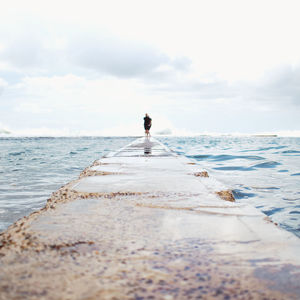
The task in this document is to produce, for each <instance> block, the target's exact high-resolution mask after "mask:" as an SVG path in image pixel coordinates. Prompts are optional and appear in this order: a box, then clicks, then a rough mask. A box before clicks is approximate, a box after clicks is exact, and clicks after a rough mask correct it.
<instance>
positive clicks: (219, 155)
mask: <svg viewBox="0 0 300 300" xmlns="http://www.w3.org/2000/svg"><path fill="white" fill-rule="evenodd" d="M134 139H135V138H134V137H111V138H110V137H78V138H70V137H68V138H0V231H2V230H4V229H5V228H7V227H8V226H9V225H10V224H12V223H13V222H14V221H16V220H17V219H19V218H20V217H22V216H24V215H27V214H29V213H31V212H32V211H34V210H36V209H39V208H41V207H43V206H44V205H45V202H46V201H47V199H48V198H49V197H50V195H51V193H52V192H54V191H56V190H57V189H58V188H59V187H61V186H62V185H64V184H65V183H67V182H69V181H71V180H73V179H75V178H77V177H78V175H79V173H80V172H81V171H82V170H83V169H84V168H85V167H87V166H88V165H91V164H92V162H93V161H94V160H96V159H98V158H100V157H101V156H103V155H104V154H106V153H108V152H110V151H113V150H116V149H119V148H120V147H123V146H124V145H126V144H128V143H129V142H131V141H132V140H134ZM159 140H160V141H162V142H163V143H164V144H166V145H167V146H168V147H169V148H171V149H172V150H173V151H175V152H177V153H179V154H182V155H186V156H187V157H189V158H191V159H194V160H196V161H197V162H198V163H199V164H201V166H202V167H203V168H205V169H206V170H207V171H208V172H209V174H210V175H211V176H213V177H215V178H216V179H218V180H219V181H222V182H224V183H225V184H226V185H227V186H228V187H229V188H231V189H232V190H233V191H234V194H235V197H236V199H237V201H239V202H247V203H250V204H251V205H253V206H255V207H257V208H258V209H260V210H261V211H263V212H264V213H265V214H266V215H268V216H270V218H271V219H272V220H273V221H274V222H277V223H278V224H279V225H280V226H281V227H283V228H285V229H287V230H289V231H291V232H293V233H294V234H296V235H297V236H299V237H300V138H277V137H274V138H273V137H227V136H224V137H209V136H198V137H160V138H159Z"/></svg>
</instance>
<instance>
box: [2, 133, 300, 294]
mask: <svg viewBox="0 0 300 300" xmlns="http://www.w3.org/2000/svg"><path fill="white" fill-rule="evenodd" d="M207 176H208V175H207V173H206V171H205V170H203V169H202V168H201V166H199V165H197V164H195V163H194V162H191V161H190V160H188V159H187V158H186V157H183V156H178V155H176V154H175V153H173V152H171V151H170V150H169V149H168V148H166V147H165V146H164V145H162V144H161V143H160V142H159V141H157V140H156V139H153V138H151V139H145V138H140V139H138V140H136V141H134V142H133V143H131V144H129V145H128V146H126V147H124V148H122V149H120V150H119V151H117V152H114V153H111V154H109V155H107V156H106V157H103V158H101V159H100V160H98V161H95V162H94V164H93V165H92V166H90V167H88V168H87V169H85V170H84V171H83V172H82V173H81V175H80V177H79V178H78V179H77V180H75V181H73V182H70V183H68V184H67V185H65V186H64V187H62V188H61V189H60V190H58V191H57V192H55V193H53V195H52V197H51V199H49V200H48V203H47V205H46V207H45V208H44V209H42V210H41V211H39V212H36V213H34V214H32V215H30V216H29V217H25V218H23V219H21V220H19V221H18V222H16V223H15V224H14V225H12V226H11V227H10V228H9V229H8V230H7V231H6V232H4V233H3V234H2V235H1V236H0V248H1V249H0V268H1V273H0V299H201V298H203V299H230V298H234V299H299V298H300V286H299V282H300V268H299V265H300V258H299V253H300V241H299V239H298V238H296V237H295V236H293V235H292V234H290V233H288V232H286V231H284V230H282V229H280V228H277V227H276V226H275V225H274V224H273V223H271V222H270V221H269V220H268V219H267V218H266V216H265V215H264V214H262V213H261V212H259V211H258V210H256V209H255V208H253V207H251V206H248V205H242V204H238V203H236V202H234V199H233V198H231V197H230V193H229V196H228V195H227V194H226V193H228V192H226V187H224V186H223V185H222V184H221V183H219V182H217V181H216V180H215V179H213V178H211V177H207ZM221 191H225V193H221ZM224 195H225V196H224ZM224 199H227V200H231V201H226V200H224Z"/></svg>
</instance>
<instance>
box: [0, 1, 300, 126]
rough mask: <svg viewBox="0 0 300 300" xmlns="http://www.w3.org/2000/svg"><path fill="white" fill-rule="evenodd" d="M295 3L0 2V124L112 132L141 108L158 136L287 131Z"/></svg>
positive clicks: (295, 71) (298, 59)
mask: <svg viewBox="0 0 300 300" xmlns="http://www.w3.org/2000/svg"><path fill="white" fill-rule="evenodd" d="M297 4H298V3H297V1H290V0H286V1H269V0H264V1H256V0H253V1H239V0H228V1H217V0H212V1H209V2H208V1H192V0H190V1H169V0H166V1H156V0H153V1H150V2H149V1H142V0H139V1H131V0H128V1H114V0H112V1H109V2H108V1H91V0H87V1H85V2H84V3H82V2H74V1H55V0H53V1H42V2H41V1H34V0H28V1H26V2H20V1H14V0H12V1H6V2H5V3H4V4H3V5H2V6H1V11H0V78H3V79H2V81H1V79H0V93H1V92H2V93H1V94H0V105H1V110H0V118H1V120H3V122H4V123H5V124H9V125H10V126H11V125H12V124H15V126H19V127H22V126H23V127H24V123H28V126H32V127H38V128H44V127H45V126H46V127H45V128H48V127H49V128H50V129H51V128H58V127H65V126H66V127H70V128H73V129H74V130H75V129H76V130H93V129H94V128H96V127H101V128H100V129H99V130H100V131H101V130H105V128H117V129H116V130H115V131H116V132H117V131H120V128H125V127H126V126H128V128H131V127H132V128H133V127H134V126H137V124H139V122H140V118H141V115H143V114H144V113H145V112H146V111H147V112H149V113H150V114H154V116H155V115H156V117H155V118H156V120H157V123H154V124H159V117H158V116H164V117H165V118H166V119H167V120H170V122H171V124H169V125H167V124H166V126H160V127H161V128H162V127H170V128H171V127H172V128H173V129H174V128H175V127H181V128H186V129H187V130H188V131H190V130H193V131H197V132H198V131H203V130H207V131H212V130H214V131H218V130H223V131H227V132H228V131H232V130H235V128H236V126H237V124H238V126H239V127H241V128H242V129H243V130H245V131H251V130H252V131H256V130H257V128H258V127H259V126H260V127H261V128H262V130H269V127H271V126H273V127H274V126H279V127H280V126H281V127H282V128H278V129H297V128H299V126H300V124H299V121H298V120H299V117H300V116H299V113H300V112H299V109H300V108H299V97H300V91H299V86H300V77H299V76H300V75H299V74H300V73H299V70H300V55H299V53H300V40H299V39H298V38H297V36H298V28H299V27H300V19H299V18H298V10H297ZM281 66H285V67H281ZM15 120H17V121H15ZM15 122H17V123H15ZM162 123H163V122H162ZM132 124H134V125H132ZM172 124H175V126H173V125H172ZM47 126H48V127H47ZM130 130H132V129H130ZM112 131H114V130H112Z"/></svg>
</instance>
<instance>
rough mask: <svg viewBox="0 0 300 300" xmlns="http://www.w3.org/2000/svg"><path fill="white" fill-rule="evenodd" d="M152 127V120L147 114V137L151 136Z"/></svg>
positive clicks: (145, 124) (145, 123) (145, 126)
mask: <svg viewBox="0 0 300 300" xmlns="http://www.w3.org/2000/svg"><path fill="white" fill-rule="evenodd" d="M151 125H152V119H151V118H150V117H149V115H148V114H146V115H145V117H144V128H145V135H146V136H147V137H149V136H150V128H151Z"/></svg>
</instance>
